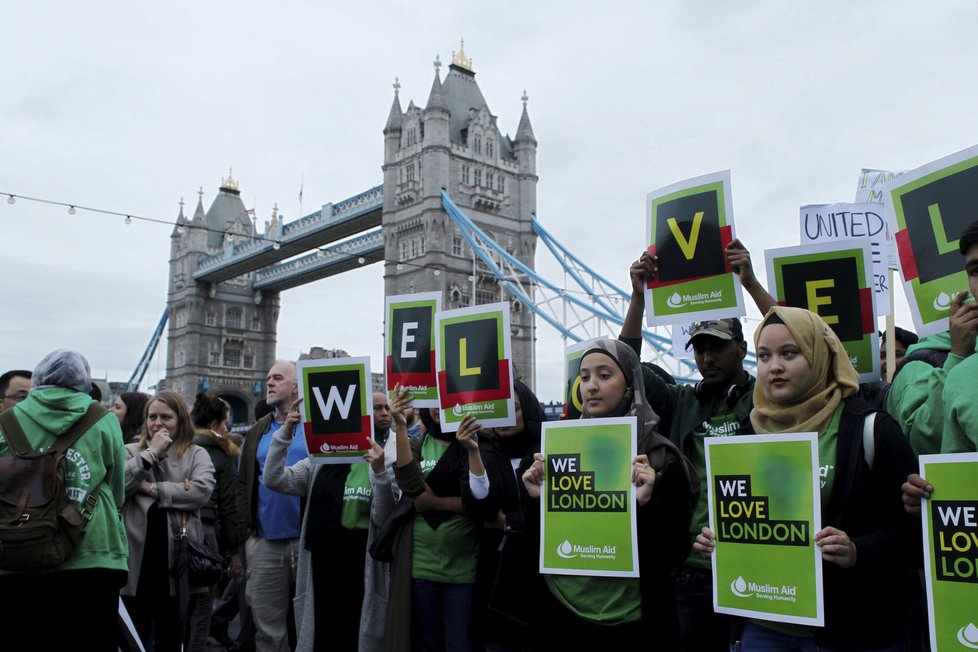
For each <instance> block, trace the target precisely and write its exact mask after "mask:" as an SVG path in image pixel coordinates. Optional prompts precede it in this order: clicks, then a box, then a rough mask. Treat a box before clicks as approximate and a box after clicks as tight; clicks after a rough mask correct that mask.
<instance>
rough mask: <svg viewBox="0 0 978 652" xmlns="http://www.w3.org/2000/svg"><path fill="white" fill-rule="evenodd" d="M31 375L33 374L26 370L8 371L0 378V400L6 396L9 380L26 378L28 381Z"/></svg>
mask: <svg viewBox="0 0 978 652" xmlns="http://www.w3.org/2000/svg"><path fill="white" fill-rule="evenodd" d="M33 375H34V374H32V373H31V372H29V371H27V370H26V369H13V370H12V371H8V372H7V373H5V374H4V375H2V376H0V398H3V397H4V396H6V395H7V388H8V387H9V386H10V381H11V380H13V379H14V378H26V379H27V380H30V379H31V376H33Z"/></svg>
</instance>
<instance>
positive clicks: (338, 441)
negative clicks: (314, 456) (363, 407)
mask: <svg viewBox="0 0 978 652" xmlns="http://www.w3.org/2000/svg"><path fill="white" fill-rule="evenodd" d="M370 417H371V415H369V414H366V415H364V416H362V417H360V432H341V433H335V434H322V433H319V434H317V433H314V432H313V431H312V424H311V423H309V422H308V421H307V422H306V423H304V424H302V427H303V430H304V433H305V435H306V447H307V448H308V449H309V452H310V453H323V452H336V453H343V452H349V453H350V454H351V455H355V454H357V453H359V452H363V453H365V452H367V451H369V450H370V442H368V441H367V438H368V437H373V436H374V433H373V430H372V428H371V427H370ZM323 444H329V446H330V448H332V447H334V446H339V447H341V448H344V449H347V450H338V451H323V450H322V447H323ZM349 446H355V447H356V448H355V449H353V450H350V449H348V448H347V447H349Z"/></svg>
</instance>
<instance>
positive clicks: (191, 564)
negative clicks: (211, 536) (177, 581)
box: [173, 514, 224, 587]
mask: <svg viewBox="0 0 978 652" xmlns="http://www.w3.org/2000/svg"><path fill="white" fill-rule="evenodd" d="M176 545H177V550H178V552H177V555H176V558H177V559H176V561H175V563H174V569H173V575H174V577H178V576H179V574H180V573H186V574H187V582H188V583H189V584H190V586H192V587H201V586H211V585H213V584H216V583H217V581H218V580H220V579H221V578H222V577H223V576H224V559H223V558H222V557H221V555H220V554H218V553H217V552H216V551H215V550H214V549H213V548H211V547H210V546H209V545H207V544H206V543H204V542H203V541H194V540H193V539H191V538H190V537H188V536H187V515H186V514H183V515H182V516H181V522H180V533H179V534H178V535H177V541H176ZM181 566H182V567H181Z"/></svg>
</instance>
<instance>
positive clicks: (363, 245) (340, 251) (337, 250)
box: [255, 229, 384, 285]
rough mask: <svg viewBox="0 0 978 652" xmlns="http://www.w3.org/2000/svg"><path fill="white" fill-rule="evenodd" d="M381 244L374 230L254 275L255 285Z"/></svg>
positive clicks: (380, 234) (379, 234) (381, 237)
mask: <svg viewBox="0 0 978 652" xmlns="http://www.w3.org/2000/svg"><path fill="white" fill-rule="evenodd" d="M383 244H384V235H383V233H381V230H380V229H376V230H374V231H370V232H368V233H365V234H364V235H361V236H359V237H356V238H353V239H352V240H347V241H346V242H343V243H341V244H338V245H336V246H333V247H329V248H328V249H320V250H319V251H316V252H314V253H311V254H307V255H305V256H301V257H299V258H296V259H294V260H290V261H287V262H284V263H279V264H278V265H272V266H271V267H268V268H266V269H263V270H261V271H259V272H258V273H257V274H256V276H255V284H256V285H261V284H263V283H267V282H268V281H272V280H275V279H280V278H282V277H286V276H290V275H292V274H296V273H299V272H303V271H306V270H308V269H311V268H315V267H320V266H323V265H327V264H329V263H332V262H335V261H336V260H342V259H345V258H352V257H353V256H356V255H358V254H361V253H363V252H365V251H369V250H370V249H373V248H374V247H377V246H378V245H380V246H383Z"/></svg>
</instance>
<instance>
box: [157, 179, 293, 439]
mask: <svg viewBox="0 0 978 652" xmlns="http://www.w3.org/2000/svg"><path fill="white" fill-rule="evenodd" d="M203 194H204V192H203V190H201V191H200V193H199V195H200V196H199V198H198V200H197V209H196V211H195V212H194V216H193V218H192V219H190V220H188V219H186V217H185V216H184V214H183V204H182V202H181V206H180V214H179V216H178V217H177V223H176V226H175V227H174V229H173V233H172V234H171V235H170V288H169V293H168V295H167V308H168V309H169V315H170V317H169V328H168V334H167V355H166V379H165V381H164V382H163V383H162V385H163V386H164V387H165V388H166V389H172V390H174V391H176V392H177V393H179V394H180V395H182V396H183V397H184V399H186V400H187V404H188V405H193V401H194V397H195V395H196V394H197V392H200V391H210V392H212V393H216V394H217V395H218V396H220V397H221V398H223V399H224V400H225V401H227V402H228V403H229V404H230V405H231V410H232V423H233V424H237V425H243V424H247V423H250V422H252V421H253V419H254V416H253V415H254V406H255V403H256V402H257V401H258V400H259V399H261V398H262V397H263V396H264V380H265V374H266V372H267V371H268V369H269V368H270V367H271V366H272V364H273V363H274V361H275V344H276V328H277V323H278V315H279V293H278V292H267V291H266V292H260V291H259V292H256V291H255V290H254V289H253V288H252V283H253V282H254V276H255V274H254V272H252V273H248V274H244V275H241V276H237V277H235V278H232V279H229V280H227V281H222V282H220V283H204V282H200V281H195V280H194V272H195V271H196V270H197V262H198V260H199V259H200V258H201V257H202V256H207V255H210V254H215V253H218V252H220V251H221V250H222V249H223V248H224V247H226V246H230V244H231V242H233V241H234V239H241V238H253V237H255V236H256V235H257V234H256V231H255V226H254V224H253V223H252V220H251V218H250V215H251V214H252V211H247V210H246V209H245V206H244V203H243V202H242V201H241V193H240V191H239V189H238V183H237V181H235V180H234V179H233V178H232V177H231V175H230V174H229V175H228V177H227V178H226V179H223V180H222V182H221V187H220V190H219V191H218V193H217V197H215V198H214V202H213V203H212V204H211V206H210V208H209V209H208V210H207V212H206V213H205V212H204V205H203ZM276 219H277V216H276V215H273V216H272V220H273V222H274V221H275V220H276Z"/></svg>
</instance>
